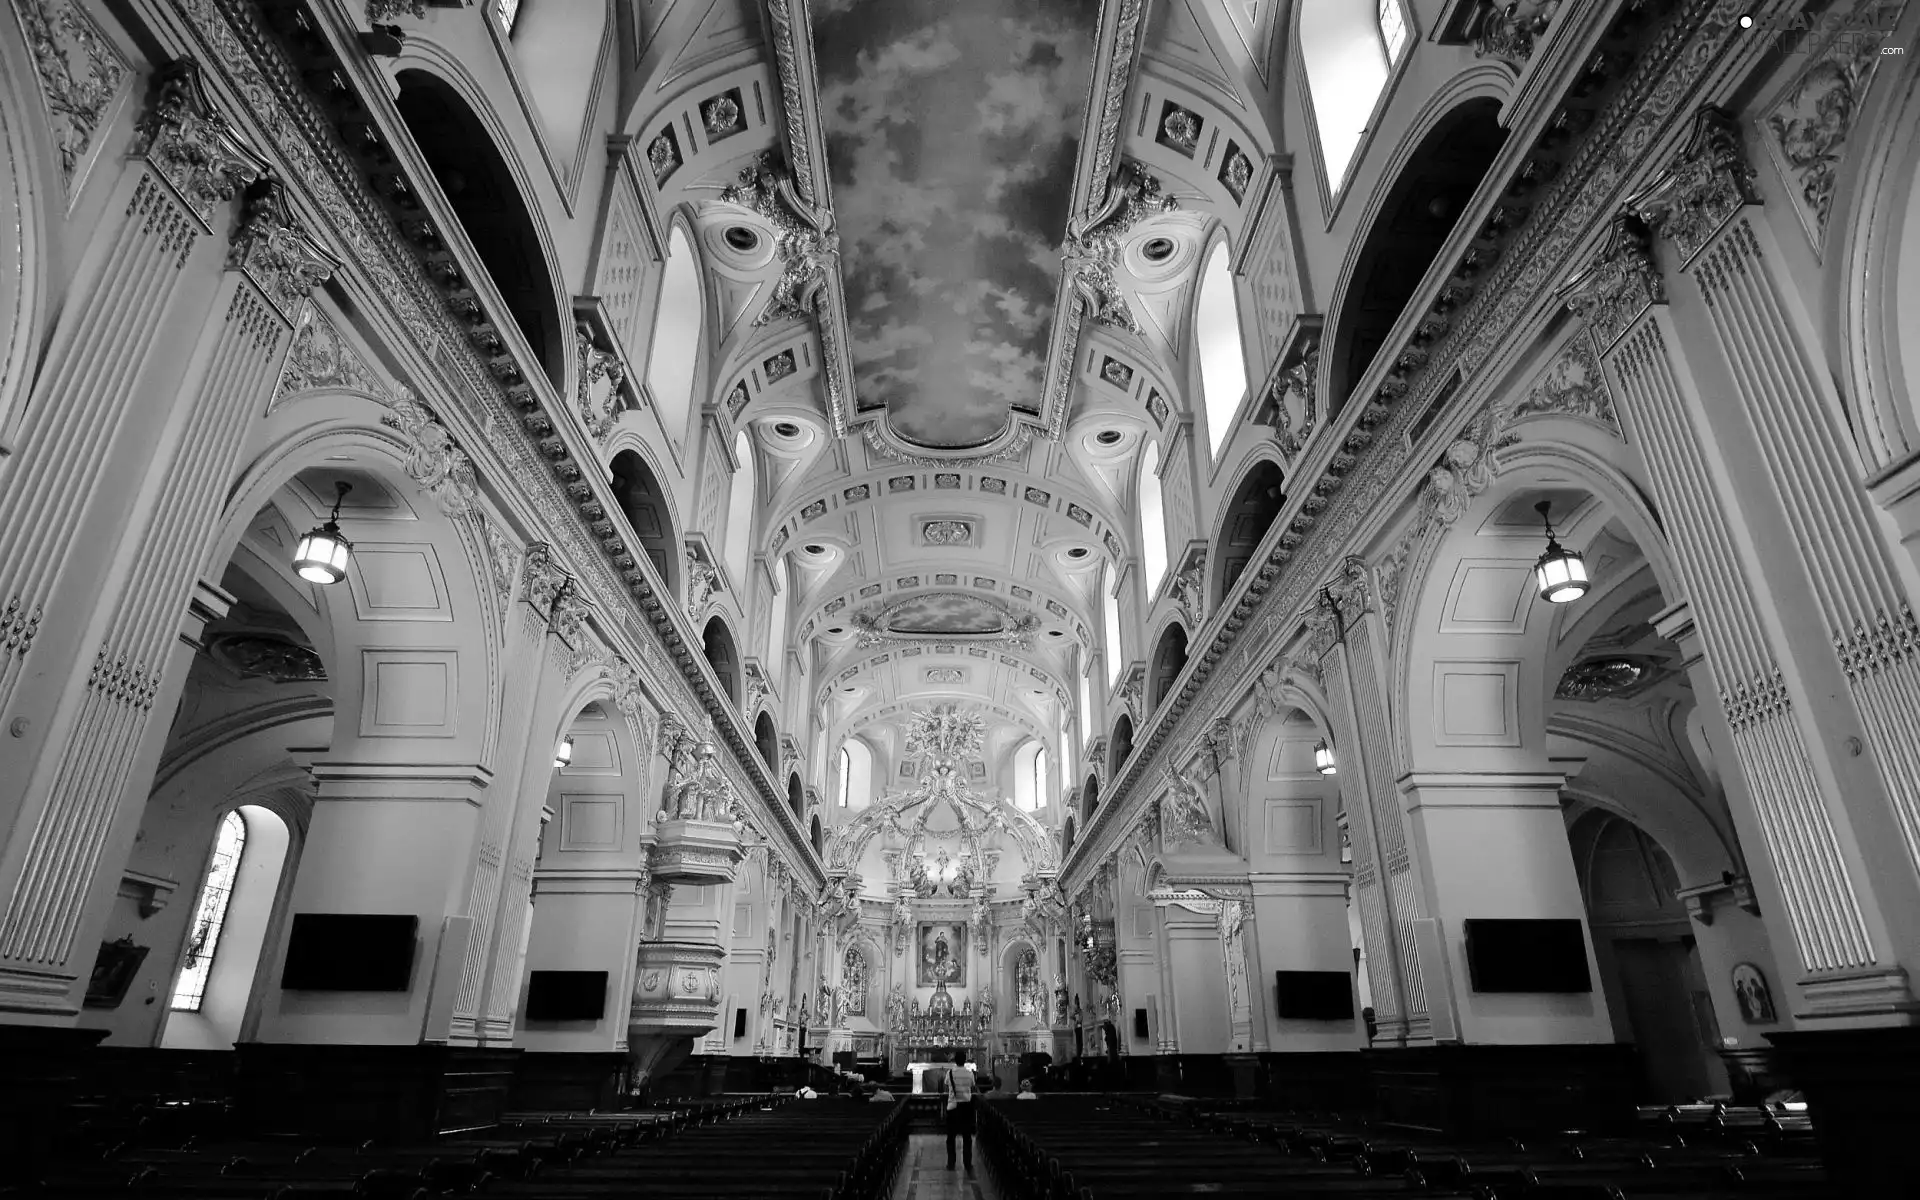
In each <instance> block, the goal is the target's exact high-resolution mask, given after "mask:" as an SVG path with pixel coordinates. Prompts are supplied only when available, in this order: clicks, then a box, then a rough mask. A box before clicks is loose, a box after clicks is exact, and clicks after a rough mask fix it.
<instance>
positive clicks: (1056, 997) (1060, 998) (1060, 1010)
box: [1053, 983, 1067, 1025]
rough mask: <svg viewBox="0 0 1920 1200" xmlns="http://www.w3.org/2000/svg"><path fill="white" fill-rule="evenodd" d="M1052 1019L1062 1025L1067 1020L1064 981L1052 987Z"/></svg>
mask: <svg viewBox="0 0 1920 1200" xmlns="http://www.w3.org/2000/svg"><path fill="white" fill-rule="evenodd" d="M1053 1019H1054V1021H1055V1022H1056V1023H1058V1024H1062V1025H1064V1024H1066V1021H1067V985H1066V984H1064V983H1063V984H1061V985H1060V986H1059V987H1057V988H1054V989H1053Z"/></svg>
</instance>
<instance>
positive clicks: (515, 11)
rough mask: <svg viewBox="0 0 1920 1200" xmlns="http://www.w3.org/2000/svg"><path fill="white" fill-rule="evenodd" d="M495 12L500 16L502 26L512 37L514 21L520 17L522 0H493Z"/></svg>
mask: <svg viewBox="0 0 1920 1200" xmlns="http://www.w3.org/2000/svg"><path fill="white" fill-rule="evenodd" d="M493 12H494V15H495V16H497V17H499V18H500V28H501V29H503V30H505V31H506V33H507V35H508V36H509V37H511V36H512V35H513V23H514V22H515V21H518V20H519V19H520V0H493Z"/></svg>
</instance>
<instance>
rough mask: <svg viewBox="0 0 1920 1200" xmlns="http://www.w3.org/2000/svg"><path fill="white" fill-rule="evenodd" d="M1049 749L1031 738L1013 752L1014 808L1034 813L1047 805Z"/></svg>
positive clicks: (1037, 739)
mask: <svg viewBox="0 0 1920 1200" xmlns="http://www.w3.org/2000/svg"><path fill="white" fill-rule="evenodd" d="M1046 762H1047V748H1046V747H1045V746H1043V745H1041V744H1040V739H1039V738H1030V739H1028V740H1027V741H1025V742H1023V743H1021V745H1020V748H1019V749H1018V750H1015V751H1014V752H1013V806H1014V807H1015V808H1017V809H1019V810H1020V811H1021V812H1033V811H1034V810H1035V809H1039V808H1045V807H1046V804H1047V772H1046Z"/></svg>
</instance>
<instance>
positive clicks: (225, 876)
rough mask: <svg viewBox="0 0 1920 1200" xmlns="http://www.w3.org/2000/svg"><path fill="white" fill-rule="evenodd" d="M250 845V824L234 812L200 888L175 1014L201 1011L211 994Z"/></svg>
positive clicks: (224, 824)
mask: <svg viewBox="0 0 1920 1200" xmlns="http://www.w3.org/2000/svg"><path fill="white" fill-rule="evenodd" d="M246 845H247V822H246V820H245V819H244V818H243V817H241V815H240V814H239V813H238V812H230V813H228V814H227V815H226V816H225V817H224V818H222V819H221V821H220V836H219V838H218V839H216V840H215V842H214V844H213V861H212V862H211V863H209V864H208V865H207V881H206V882H205V883H204V884H202V885H201V887H200V902H199V903H198V904H197V905H195V906H194V909H193V923H192V924H191V925H189V926H187V928H188V929H189V930H191V933H190V934H189V936H188V939H187V956H186V961H185V962H184V963H182V964H181V967H180V979H179V982H177V983H175V984H174V986H173V1009H174V1011H175V1012H199V1011H200V1002H201V1000H202V999H203V998H204V997H205V996H206V993H207V980H208V979H209V978H211V977H212V975H213V954H214V951H215V950H217V949H219V946H220V929H221V927H222V926H224V925H225V924H226V923H227V901H229V900H231V899H232V898H233V881H234V877H235V876H237V875H238V874H239V873H240V854H241V852H242V851H243V850H244V849H245V848H246Z"/></svg>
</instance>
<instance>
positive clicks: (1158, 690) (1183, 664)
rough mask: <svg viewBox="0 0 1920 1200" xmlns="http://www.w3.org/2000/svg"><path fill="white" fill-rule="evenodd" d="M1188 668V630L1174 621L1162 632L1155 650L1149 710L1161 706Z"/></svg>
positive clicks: (1150, 679) (1150, 680)
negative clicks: (1175, 682)
mask: <svg viewBox="0 0 1920 1200" xmlns="http://www.w3.org/2000/svg"><path fill="white" fill-rule="evenodd" d="M1186 669H1187V631H1186V629H1185V628H1184V627H1182V626H1181V624H1180V622H1178V621H1172V622H1169V623H1168V624H1167V627H1166V629H1165V630H1164V631H1163V632H1162V633H1161V634H1160V644H1159V645H1157V646H1155V647H1154V650H1153V669H1152V672H1151V674H1150V675H1149V677H1148V678H1149V685H1148V688H1147V696H1148V701H1147V710H1148V711H1149V712H1152V711H1154V710H1156V709H1158V708H1159V707H1160V704H1161V702H1162V701H1164V700H1165V699H1166V698H1167V693H1168V691H1169V690H1170V689H1171V688H1172V687H1173V684H1174V681H1175V680H1177V679H1179V678H1180V672H1182V671H1184V670H1186Z"/></svg>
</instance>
